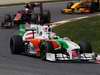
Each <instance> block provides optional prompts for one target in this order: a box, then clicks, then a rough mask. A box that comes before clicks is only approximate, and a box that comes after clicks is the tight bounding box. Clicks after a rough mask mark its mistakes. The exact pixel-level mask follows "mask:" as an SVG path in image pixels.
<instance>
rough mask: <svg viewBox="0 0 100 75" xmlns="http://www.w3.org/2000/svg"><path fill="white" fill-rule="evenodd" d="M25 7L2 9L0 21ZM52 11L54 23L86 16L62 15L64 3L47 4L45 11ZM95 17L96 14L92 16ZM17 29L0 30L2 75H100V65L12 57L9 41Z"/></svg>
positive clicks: (0, 68)
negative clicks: (61, 10)
mask: <svg viewBox="0 0 100 75" xmlns="http://www.w3.org/2000/svg"><path fill="white" fill-rule="evenodd" d="M22 8H23V6H13V7H8V8H7V7H5V8H0V21H1V20H2V16H3V15H4V14H6V13H11V14H13V13H15V12H16V11H17V10H19V9H22ZM47 8H48V9H50V10H51V11H52V12H53V13H52V16H53V17H52V21H59V20H62V19H69V18H72V17H78V16H84V15H62V14H60V11H59V10H60V9H62V8H64V5H63V3H58V4H45V9H47ZM91 15H94V14H91ZM15 32H16V29H0V75H100V65H97V64H83V63H82V64H76V63H70V64H67V63H52V62H45V61H41V60H40V59H38V58H34V57H29V56H22V55H12V54H11V53H10V49H9V39H10V37H11V36H12V35H13V34H14V33H15Z"/></svg>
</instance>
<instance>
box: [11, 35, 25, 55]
mask: <svg viewBox="0 0 100 75" xmlns="http://www.w3.org/2000/svg"><path fill="white" fill-rule="evenodd" d="M10 49H11V53H12V54H20V53H22V52H24V51H25V46H24V42H23V40H22V37H21V36H19V35H14V36H12V37H11V39H10Z"/></svg>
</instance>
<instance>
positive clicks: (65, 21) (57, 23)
mask: <svg viewBox="0 0 100 75" xmlns="http://www.w3.org/2000/svg"><path fill="white" fill-rule="evenodd" d="M93 16H100V13H99V14H95V15H90V16H83V17H77V18H71V19H68V20H63V21H58V22H54V23H52V27H56V26H59V25H61V24H64V23H67V22H72V21H77V20H80V19H84V18H89V17H93Z"/></svg>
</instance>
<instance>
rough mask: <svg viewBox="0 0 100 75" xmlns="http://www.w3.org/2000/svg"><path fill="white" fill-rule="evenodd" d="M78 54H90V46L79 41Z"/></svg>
mask: <svg viewBox="0 0 100 75" xmlns="http://www.w3.org/2000/svg"><path fill="white" fill-rule="evenodd" d="M79 46H80V53H92V52H93V51H92V47H91V44H90V43H89V42H88V41H81V42H80V44H79Z"/></svg>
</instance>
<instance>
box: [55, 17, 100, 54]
mask: <svg viewBox="0 0 100 75" xmlns="http://www.w3.org/2000/svg"><path fill="white" fill-rule="evenodd" d="M53 30H54V32H56V33H57V34H58V35H59V36H61V37H69V38H71V39H73V40H74V41H75V42H77V43H79V41H80V40H88V41H90V42H91V44H92V47H93V50H94V51H95V52H99V53H100V16H95V17H91V18H86V19H82V20H78V21H73V22H68V23H65V24H63V25H60V26H57V27H55V28H53Z"/></svg>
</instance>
